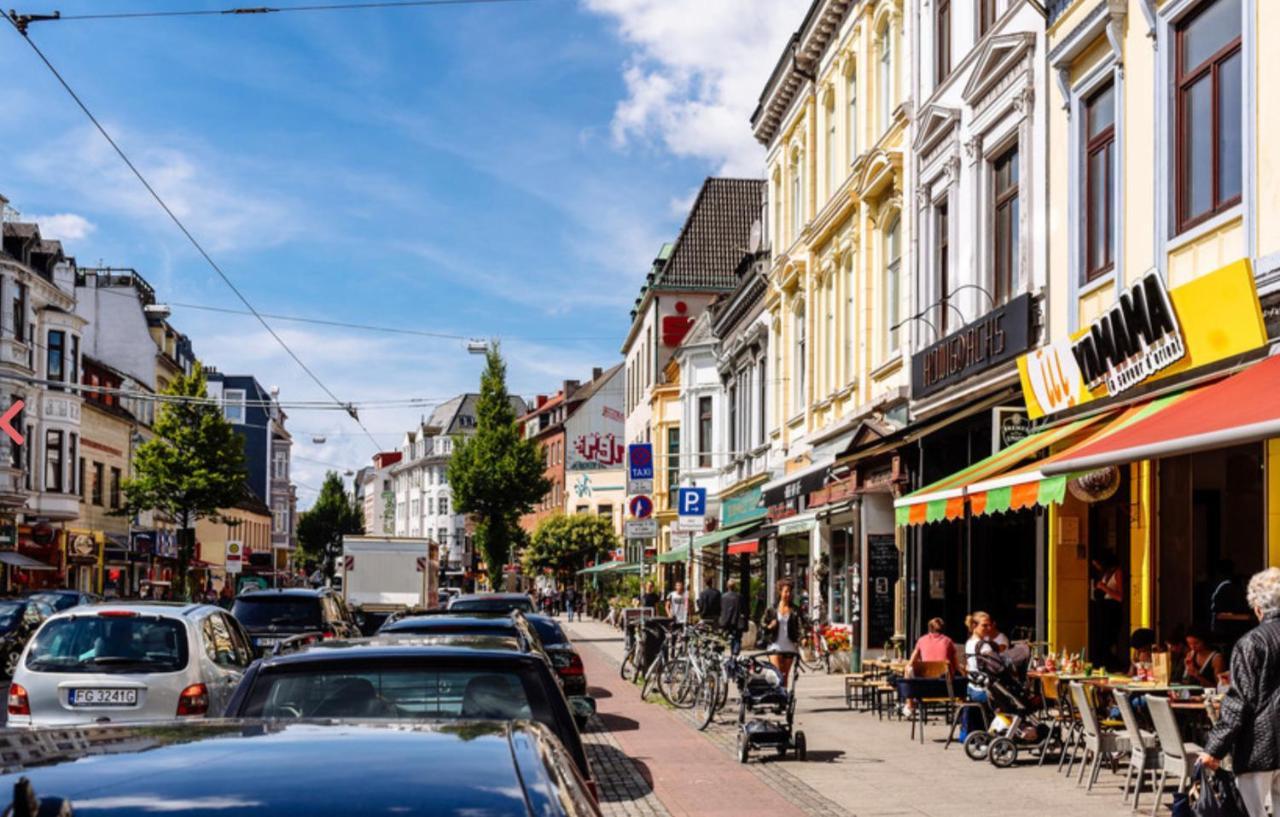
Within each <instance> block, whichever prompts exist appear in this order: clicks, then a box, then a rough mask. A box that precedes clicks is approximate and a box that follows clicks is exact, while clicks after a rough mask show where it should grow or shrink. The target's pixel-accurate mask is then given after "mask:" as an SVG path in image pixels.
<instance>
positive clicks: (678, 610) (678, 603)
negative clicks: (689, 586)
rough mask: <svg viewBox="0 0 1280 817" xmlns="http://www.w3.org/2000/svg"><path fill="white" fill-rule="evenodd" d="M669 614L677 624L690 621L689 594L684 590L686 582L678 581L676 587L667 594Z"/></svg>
mask: <svg viewBox="0 0 1280 817" xmlns="http://www.w3.org/2000/svg"><path fill="white" fill-rule="evenodd" d="M667 615H668V616H670V617H671V618H673V619H675V622H676V624H688V623H689V594H688V593H686V592H684V582H676V589H675V590H672V591H671V592H670V593H668V594H667Z"/></svg>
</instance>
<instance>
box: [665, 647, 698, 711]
mask: <svg viewBox="0 0 1280 817" xmlns="http://www.w3.org/2000/svg"><path fill="white" fill-rule="evenodd" d="M693 680H694V673H693V666H692V665H691V664H690V662H689V659H688V657H682V658H677V659H675V660H674V661H671V662H669V663H668V664H667V665H666V666H665V667H664V668H663V673H662V677H660V678H659V679H658V691H659V692H661V693H662V697H663V698H665V699H666V701H667V703H669V704H671V705H672V706H674V707H676V708H677V709H688V708H689V707H691V706H693V698H694V695H693V693H694V689H693Z"/></svg>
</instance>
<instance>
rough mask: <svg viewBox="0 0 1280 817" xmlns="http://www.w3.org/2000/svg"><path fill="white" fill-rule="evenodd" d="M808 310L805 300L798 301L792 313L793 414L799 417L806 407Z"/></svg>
mask: <svg viewBox="0 0 1280 817" xmlns="http://www.w3.org/2000/svg"><path fill="white" fill-rule="evenodd" d="M806 318H807V312H806V311H805V303H804V300H803V299H802V300H799V301H797V302H796V305H795V307H794V308H793V309H792V313H791V355H792V358H791V382H792V387H793V388H792V390H791V401H792V405H791V416H792V417H797V416H799V415H800V414H802V413H803V412H804V409H805V385H806V384H805V378H806V377H808V375H809V372H808V371H807V368H808V367H807V365H806V360H805V358H806V357H807V356H808V345H809V336H808V327H807V326H806V325H805V322H806Z"/></svg>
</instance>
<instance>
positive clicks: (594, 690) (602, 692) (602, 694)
mask: <svg viewBox="0 0 1280 817" xmlns="http://www.w3.org/2000/svg"><path fill="white" fill-rule="evenodd" d="M587 694H588V695H590V696H591V697H592V698H595V699H597V700H604V699H605V698H612V697H613V693H612V692H610V691H609V690H607V689H605V688H604V687H587Z"/></svg>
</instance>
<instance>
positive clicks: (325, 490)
mask: <svg viewBox="0 0 1280 817" xmlns="http://www.w3.org/2000/svg"><path fill="white" fill-rule="evenodd" d="M363 533H364V512H363V511H362V510H361V509H360V508H357V507H356V506H355V502H354V501H353V500H352V497H351V495H350V494H349V493H347V491H346V489H345V488H343V486H342V477H340V476H338V472H337V471H329V472H328V473H326V474H325V475H324V483H323V484H321V486H320V495H319V496H317V497H316V501H315V504H314V505H312V506H311V507H310V508H309V509H307V510H305V511H303V512H302V513H301V514H300V515H299V516H298V547H299V548H300V549H301V550H302V552H303V553H304V554H305V555H306V556H307V557H308V558H311V559H315V560H316V561H318V562H321V563H322V564H323V565H324V570H325V572H326V573H328V574H329V575H331V576H332V575H333V569H334V565H335V564H336V562H337V558H338V557H339V556H340V555H342V537H343V536H344V535H347V534H350V535H358V534H363Z"/></svg>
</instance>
